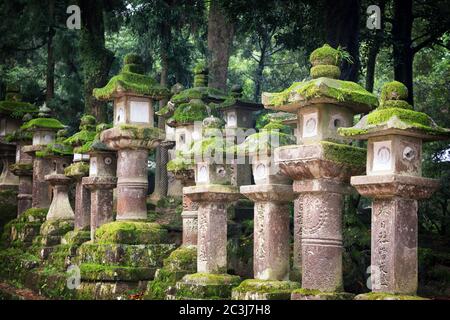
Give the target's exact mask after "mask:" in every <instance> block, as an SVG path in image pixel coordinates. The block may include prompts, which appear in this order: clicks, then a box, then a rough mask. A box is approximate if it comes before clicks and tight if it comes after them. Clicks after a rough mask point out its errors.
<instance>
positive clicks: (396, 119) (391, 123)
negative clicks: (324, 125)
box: [338, 81, 450, 141]
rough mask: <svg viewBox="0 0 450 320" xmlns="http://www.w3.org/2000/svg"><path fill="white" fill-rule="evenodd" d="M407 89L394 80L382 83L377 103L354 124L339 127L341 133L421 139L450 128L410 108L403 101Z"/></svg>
mask: <svg viewBox="0 0 450 320" xmlns="http://www.w3.org/2000/svg"><path fill="white" fill-rule="evenodd" d="M407 98H408V89H407V88H406V86H405V85H404V84H402V83H401V82H398V81H393V82H389V83H386V84H385V85H384V86H383V89H382V91H381V97H380V101H381V103H380V106H379V107H378V108H377V109H375V110H374V111H372V112H371V113H369V114H368V115H366V116H364V117H363V118H362V119H361V120H360V121H359V122H358V123H357V124H356V125H355V126H353V127H350V128H339V129H338V132H339V134H340V135H342V136H347V137H350V138H354V139H367V138H368V137H374V136H385V135H388V134H399V135H406V136H412V137H416V138H420V139H423V140H428V141H431V140H443V139H448V138H449V137H450V130H449V129H446V128H442V127H440V126H438V125H437V124H436V123H435V122H434V120H433V119H432V118H431V117H430V116H428V115H427V114H425V113H423V112H419V111H415V110H413V107H412V106H411V105H410V104H409V103H408V102H407V101H406V99H407Z"/></svg>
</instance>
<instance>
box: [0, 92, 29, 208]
mask: <svg viewBox="0 0 450 320" xmlns="http://www.w3.org/2000/svg"><path fill="white" fill-rule="evenodd" d="M34 112H37V108H36V107H35V106H34V105H32V104H29V103H26V102H22V101H21V94H20V90H19V87H18V86H15V85H8V86H7V88H6V98H5V100H4V101H0V158H1V161H2V166H3V169H2V173H1V175H0V191H4V190H13V191H17V189H18V186H19V178H18V176H17V175H14V174H13V173H12V172H11V170H10V165H11V164H13V163H14V159H15V158H16V160H17V158H18V157H19V153H20V152H21V151H20V150H21V147H20V146H18V147H17V149H16V143H15V142H19V141H22V142H20V144H21V145H23V143H24V142H25V141H26V140H25V141H23V139H22V138H23V137H22V138H19V141H13V140H14V134H15V132H16V131H17V130H18V129H19V127H20V125H21V124H22V117H23V116H24V115H25V114H27V113H34ZM17 173H19V175H20V173H21V172H17ZM22 211H23V210H19V213H20V212H22Z"/></svg>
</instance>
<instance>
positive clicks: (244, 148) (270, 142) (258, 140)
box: [237, 126, 296, 155]
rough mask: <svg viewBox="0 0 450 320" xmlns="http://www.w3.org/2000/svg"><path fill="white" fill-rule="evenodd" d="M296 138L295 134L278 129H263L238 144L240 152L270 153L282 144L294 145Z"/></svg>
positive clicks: (246, 153) (238, 151)
mask: <svg viewBox="0 0 450 320" xmlns="http://www.w3.org/2000/svg"><path fill="white" fill-rule="evenodd" d="M295 143H296V139H295V137H294V136H293V135H290V134H286V133H283V132H280V131H278V130H270V126H269V130H267V129H265V130H264V129H263V130H262V131H261V132H258V133H254V134H252V135H250V136H248V137H247V138H246V139H245V141H244V142H243V143H241V144H240V145H238V146H237V153H238V154H245V155H249V154H261V155H264V154H265V155H270V154H271V153H272V151H273V150H274V149H275V148H277V147H281V146H287V145H293V144H295Z"/></svg>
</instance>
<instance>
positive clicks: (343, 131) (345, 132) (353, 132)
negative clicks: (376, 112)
mask: <svg viewBox="0 0 450 320" xmlns="http://www.w3.org/2000/svg"><path fill="white" fill-rule="evenodd" d="M368 132H369V130H367V129H359V128H338V133H339V134H340V135H341V136H344V137H352V136H358V135H362V134H366V133H368Z"/></svg>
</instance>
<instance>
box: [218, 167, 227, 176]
mask: <svg viewBox="0 0 450 320" xmlns="http://www.w3.org/2000/svg"><path fill="white" fill-rule="evenodd" d="M216 173H217V175H218V176H219V177H221V178H224V177H225V176H226V175H227V171H226V170H225V168H224V167H218V168H217V169H216Z"/></svg>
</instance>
